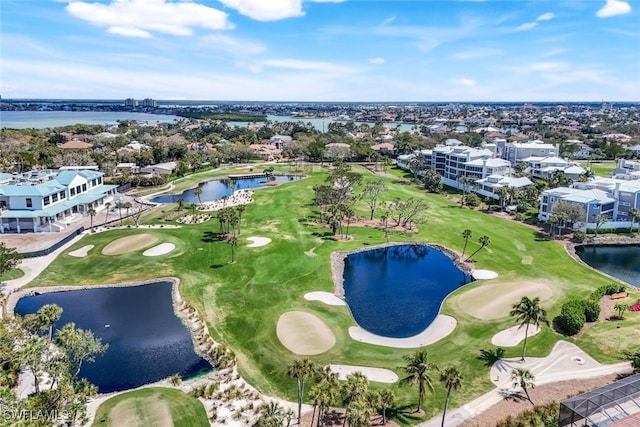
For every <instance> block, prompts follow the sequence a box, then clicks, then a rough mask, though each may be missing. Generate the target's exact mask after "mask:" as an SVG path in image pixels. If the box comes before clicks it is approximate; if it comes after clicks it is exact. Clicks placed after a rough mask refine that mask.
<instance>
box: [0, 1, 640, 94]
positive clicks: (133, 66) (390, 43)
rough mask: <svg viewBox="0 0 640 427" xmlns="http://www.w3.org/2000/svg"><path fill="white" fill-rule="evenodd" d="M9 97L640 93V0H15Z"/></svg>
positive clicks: (5, 6) (3, 68) (0, 16)
mask: <svg viewBox="0 0 640 427" xmlns="http://www.w3.org/2000/svg"><path fill="white" fill-rule="evenodd" d="M0 24H1V25H0V45H1V47H2V48H1V51H0V76H1V78H0V93H1V94H2V97H3V98H58V99H70V98H71V99H125V98H135V99H144V98H152V99H157V100H162V99H172V100H180V99H192V100H229V101H243V100H246V101H278V100H282V101H293V102H295V101H300V102H304V101H317V102H341V101H344V102H439V101H456V102H483V101H484V102H527V101H528V102H545V101H549V102H553V101H573V102H597V101H600V100H605V101H608V102H636V101H640V49H638V45H640V2H638V1H622V0H590V1H571V0H567V1H544V0H535V1H527V0H522V1H492V0H486V1H484V0H468V1H465V0H459V1H437V0H433V1H431V0H424V1H390V0H387V1H385V0H382V1H366V0H347V1H340V0H269V1H265V0H219V1H214V0H198V1H170V0H102V1H99V2H98V1H95V0H93V1H92V0H87V1H64V0H55V1H53V0H52V1H40V0H31V1H22V0H2V2H1V3H0Z"/></svg>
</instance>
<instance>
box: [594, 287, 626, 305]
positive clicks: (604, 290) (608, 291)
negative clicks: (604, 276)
mask: <svg viewBox="0 0 640 427" xmlns="http://www.w3.org/2000/svg"><path fill="white" fill-rule="evenodd" d="M625 290H626V286H625V285H622V284H617V283H609V284H608V285H602V286H600V287H599V288H598V289H596V290H595V291H593V293H592V294H591V299H592V300H594V301H598V300H599V299H600V298H602V297H603V296H605V295H613V294H617V293H619V292H624V291H625Z"/></svg>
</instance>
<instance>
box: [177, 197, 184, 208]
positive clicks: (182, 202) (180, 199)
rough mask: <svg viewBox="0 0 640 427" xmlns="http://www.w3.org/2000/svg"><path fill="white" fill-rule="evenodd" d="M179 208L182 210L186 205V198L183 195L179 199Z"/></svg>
mask: <svg viewBox="0 0 640 427" xmlns="http://www.w3.org/2000/svg"><path fill="white" fill-rule="evenodd" d="M177 202H178V210H179V211H181V210H182V206H183V205H184V199H183V198H182V197H180V198H179V199H178V200H177Z"/></svg>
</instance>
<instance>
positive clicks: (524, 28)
mask: <svg viewBox="0 0 640 427" xmlns="http://www.w3.org/2000/svg"><path fill="white" fill-rule="evenodd" d="M537 26H538V23H537V22H527V23H526V24H522V25H519V26H517V27H516V31H528V30H531V29H533V28H535V27H537Z"/></svg>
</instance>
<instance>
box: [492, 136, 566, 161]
mask: <svg viewBox="0 0 640 427" xmlns="http://www.w3.org/2000/svg"><path fill="white" fill-rule="evenodd" d="M554 156H558V147H556V146H555V145H553V144H546V143H544V142H543V141H541V140H539V139H537V140H535V141H529V142H508V143H507V144H506V145H505V147H504V151H503V152H502V158H504V159H507V160H509V161H510V162H511V164H514V165H515V164H516V163H520V162H522V161H524V159H526V158H528V157H554Z"/></svg>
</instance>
